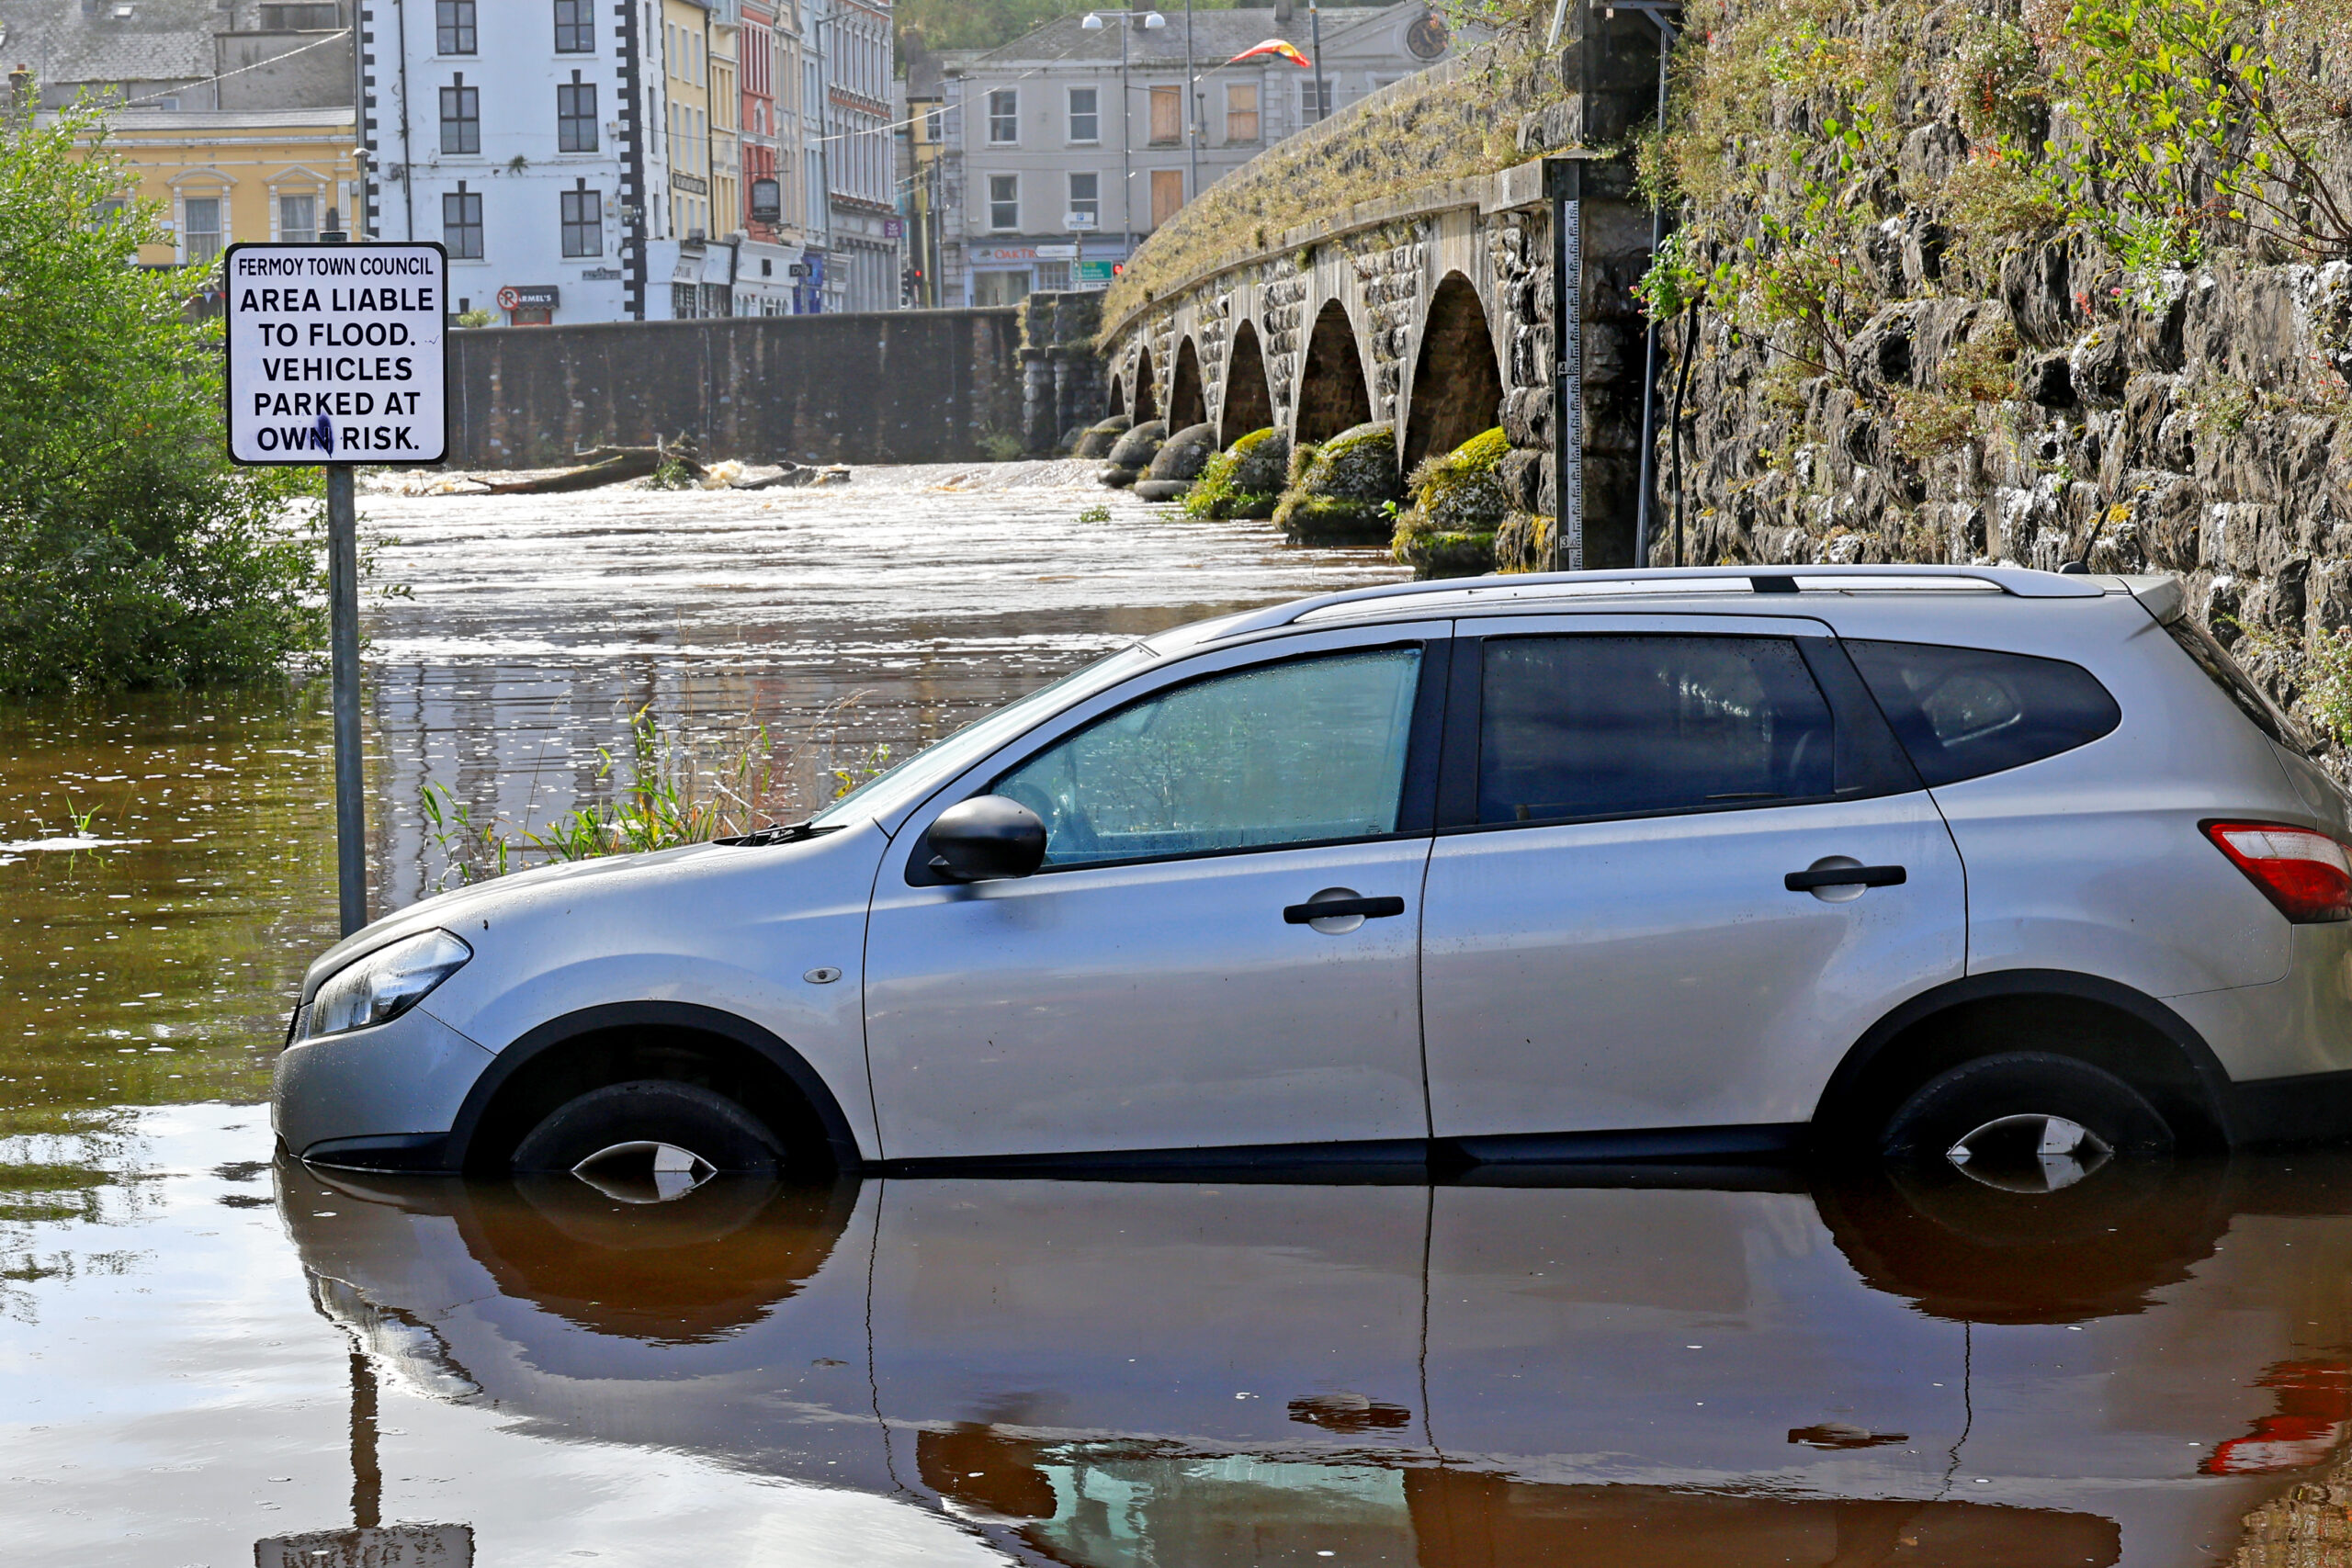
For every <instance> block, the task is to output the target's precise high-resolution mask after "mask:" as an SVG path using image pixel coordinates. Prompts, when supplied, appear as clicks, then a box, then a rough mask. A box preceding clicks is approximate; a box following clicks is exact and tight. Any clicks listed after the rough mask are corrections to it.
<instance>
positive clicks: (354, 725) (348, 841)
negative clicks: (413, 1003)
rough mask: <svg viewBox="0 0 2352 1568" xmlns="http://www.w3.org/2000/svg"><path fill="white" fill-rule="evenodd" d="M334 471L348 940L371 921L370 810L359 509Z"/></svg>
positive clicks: (331, 527)
mask: <svg viewBox="0 0 2352 1568" xmlns="http://www.w3.org/2000/svg"><path fill="white" fill-rule="evenodd" d="M326 469H327V652H328V657H329V659H330V660H333V664H334V677H333V682H332V684H333V688H334V699H333V702H332V704H331V706H332V707H333V709H334V886H335V907H336V911H337V913H338V915H339V916H340V918H341V925H340V929H341V931H342V932H343V934H344V935H345V936H349V935H350V934H351V933H352V932H353V931H357V930H358V929H359V928H360V927H362V926H364V925H366V924H367V923H368V804H367V801H366V799H365V798H364V797H363V796H362V795H361V794H360V791H361V790H362V789H363V788H364V787H366V770H365V769H364V768H363V767H362V766H361V761H362V759H361V757H360V752H359V744H360V742H359V508H358V504H357V501H356V497H355V495H354V493H353V492H354V490H355V488H356V487H355V485H354V481H353V469H352V466H351V465H350V464H349V463H329V464H328V465H327V466H326Z"/></svg>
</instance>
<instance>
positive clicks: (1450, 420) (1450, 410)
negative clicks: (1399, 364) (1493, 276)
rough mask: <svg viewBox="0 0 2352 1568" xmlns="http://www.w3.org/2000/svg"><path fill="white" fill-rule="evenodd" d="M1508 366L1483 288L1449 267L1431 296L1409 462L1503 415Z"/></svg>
mask: <svg viewBox="0 0 2352 1568" xmlns="http://www.w3.org/2000/svg"><path fill="white" fill-rule="evenodd" d="M1502 401H1503V372H1502V366H1501V365H1500V364H1499V363H1498V361H1497V359H1496V357H1495V335H1494V331H1493V329H1492V327H1490V326H1489V325H1488V323H1487V310H1486V307H1485V306H1484V305H1483V304H1481V303H1480V302H1479V299H1478V290H1477V288H1476V286H1475V285H1473V284H1472V283H1471V281H1470V280H1469V279H1468V278H1467V277H1464V276H1463V275H1462V274H1460V273H1458V272H1450V273H1447V274H1446V275H1445V277H1444V279H1443V280H1442V281H1441V282H1440V283H1439V284H1438V286H1437V292H1436V293H1435V294H1433V295H1431V296H1430V308H1429V313H1428V315H1426V316H1425V317H1423V318H1422V322H1421V347H1420V353H1419V355H1418V356H1417V358H1416V359H1415V361H1414V365H1413V383H1412V391H1411V395H1410V400H1409V401H1408V404H1407V407H1408V411H1409V412H1408V416H1407V418H1406V422H1405V454H1404V456H1405V468H1406V471H1407V472H1408V473H1409V472H1410V471H1411V470H1412V468H1413V466H1414V465H1415V464H1417V463H1419V461H1420V460H1421V459H1422V458H1423V457H1428V456H1430V454H1431V453H1433V452H1451V451H1453V449H1454V448H1455V447H1456V446H1461V445H1462V444H1463V443H1464V441H1467V440H1469V439H1470V438H1471V437H1472V436H1474V435H1476V434H1480V433H1481V432H1484V431H1487V430H1492V429H1493V428H1494V427H1495V426H1496V425H1497V424H1498V423H1500V422H1501V419H1502Z"/></svg>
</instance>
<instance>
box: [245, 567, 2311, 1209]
mask: <svg viewBox="0 0 2352 1568" xmlns="http://www.w3.org/2000/svg"><path fill="white" fill-rule="evenodd" d="M2306 750H2307V748H2306V746H2305V745H2304V743H2303V742H2302V741H2301V739H2298V737H2297V736H2296V734H2295V731H2294V730H2293V728H2292V727H2291V726H2290V722H2289V721H2288V719H2287V718H2286V717H2285V716H2283V715H2281V714H2280V713H2278V711H2277V710H2276V709H2275V708H2274V707H2273V705H2271V704H2270V702H2269V701H2268V700H2267V698H2266V697H2265V696H2264V695H2263V694H2262V693H2261V692H2260V690H2259V689H2258V688H2256V686H2255V685H2254V684H2253V683H2252V682H2250V681H2248V680H2247V679H2246V677H2245V675H2244V674H2243V673H2242V672H2241V671H2239V670H2238V668H2237V666H2236V665H2235V664H2233V662H2232V661H2231V660H2230V659H2229V657H2228V655H2227V654H2226V653H2224V652H2223V651H2222V649H2221V648H2220V647H2219V646H2217V645H2216V644H2215V643H2214V642H2213V641H2212V640H2211V638H2210V637H2207V636H2206V635H2205V633H2203V632H2202V631H2201V630H2199V628H2198V627H2197V626H2196V625H2195V624H2194V623H2193V622H2192V621H2190V620H2189V619H2188V618H2187V617H2186V616H2185V615H2183V604H2182V592H2181V589H2180V586H2179V584H2178V582H2177V581H2175V580H2173V579H2169V578H2165V579H2148V578H2112V577H2091V576H2055V575H2050V574H2045V573H2039V572H2030V571H2023V570H2009V569H2001V568H1973V567H1972V568H1804V569H1793V570H1761V569H1759V570H1737V569H1723V570H1699V571H1671V572H1668V571H1641V572H1630V573H1581V574H1567V575H1561V576H1537V577H1523V578H1488V579H1481V580H1478V581H1473V582H1469V583H1462V582H1451V583H1431V584H1414V585H1402V586H1395V587H1384V588H1375V589H1368V590H1363V591H1360V592H1351V593H1341V594H1334V595H1330V596H1328V597H1324V598H1319V599H1311V600H1306V601H1302V602H1300V603H1296V604H1285V605H1282V606H1279V607H1276V608H1272V609H1266V610H1260V611H1254V612H1251V613H1249V614H1245V615H1232V616H1227V617H1225V618H1223V619H1219V620H1215V621H1209V622H1205V623H1203V624H1199V625H1196V626H1190V627H1185V628H1182V629H1180V630H1177V631H1173V632H1170V633H1167V634H1165V635H1162V636H1159V637H1153V638H1150V639H1149V640H1148V641H1146V642H1143V643H1139V644H1137V645H1136V646H1135V647H1132V648H1129V649H1125V650H1124V651H1122V652H1119V653H1116V654H1114V655H1112V656H1111V657H1109V658H1107V659H1105V660H1102V661H1100V662H1098V663H1096V664H1094V665H1091V666H1090V667H1089V668H1087V669H1085V670H1082V671H1079V672H1078V673H1077V674H1074V675H1072V676H1070V677H1069V678H1068V679H1066V680H1064V681H1062V682H1059V683H1057V684H1056V685H1054V686H1050V687H1047V688H1046V689H1045V690H1043V691H1040V692H1037V693H1034V694H1031V695H1029V696H1028V697H1025V698H1023V699H1022V700H1021V701H1019V702H1017V703H1014V704H1012V705H1011V706H1009V707H1006V708H1004V709H1002V710H1001V711H999V712H997V713H995V714H993V715H991V716H989V717H987V718H985V719H983V720H981V721H980V722H979V723H978V724H975V725H973V726H972V727H970V728H967V729H965V730H964V731H962V732H960V733H959V734H957V735H955V736H953V737H951V738H950V739H946V740H944V741H942V742H941V743H939V744H938V745H936V746H933V747H932V748H931V749H930V750H926V751H924V752H922V753H921V754H920V755H918V756H916V757H914V758H912V759H910V761H906V762H904V763H902V764H901V765H900V766H899V767H897V768H895V769H893V770H892V771H890V772H889V773H886V774H884V775H883V776H882V777H880V778H878V779H876V780H875V781H873V782H872V783H870V784H866V785H865V786H864V787H863V788H861V789H859V790H857V791H855V792H854V793H853V794H851V795H847V796H845V797H843V798H842V799H841V800H839V801H837V802H835V803H834V804H833V805H832V806H831V807H830V808H829V809H827V810H826V811H825V812H823V813H822V814H821V815H820V816H819V817H817V818H815V819H813V820H812V821H809V822H807V823H802V824H797V825H794V826H792V827H790V828H780V829H770V830H768V831H765V832H763V833H759V834H754V835H752V836H751V837H750V838H747V839H743V840H735V841H733V842H730V843H721V844H716V845H707V846H701V847H697V848H694V849H688V850H681V851H672V852H664V853H661V854H653V855H642V856H633V857H627V858H616V859H613V860H608V861H598V862H590V863H581V864H574V865H566V866H560V867H554V868H550V869H547V870H543V871H538V872H533V873H530V874H524V875H520V876H514V877H509V878H507V879H505V880H503V881H501V882H496V883H492V884H490V885H487V886H479V887H474V888H469V889H467V890H465V891H462V892H458V893H455V894H451V895H448V896H446V897H439V898H435V899H431V900H428V901H426V902H424V903H422V904H419V905H417V906H415V907H414V908H411V909H408V910H406V911H403V912H402V913H401V914H399V915H396V916H393V917H391V918H390V919H385V920H382V921H379V923H377V924H376V925H374V926H371V927H369V928H368V930H366V931H362V932H360V933H359V934H357V935H356V936H354V937H352V938H350V939H349V940H347V941H345V942H343V943H341V944H340V945H338V946H337V947H335V948H334V950H333V951H332V952H330V953H327V954H326V955H325V956H323V957H322V958H321V959H320V960H319V961H318V963H317V964H314V965H313V966H312V967H311V973H310V976H309V977H308V979H307V981H306V982H305V984H304V986H303V989H302V997H301V1002H300V1009H299V1010H298V1011H297V1013H296V1015H295V1019H294V1022H293V1026H292V1030H291V1033H290V1037H289V1045H288V1050H287V1051H286V1053H285V1055H283V1057H282V1058H281V1059H280V1063H279V1066H278V1073H277V1128H278V1132H279V1134H280V1137H281V1138H282V1140H283V1142H284V1144H285V1145H286V1146H287V1148H288V1150H290V1151H291V1152H292V1153H294V1154H296V1155H298V1156H302V1157H304V1158H307V1159H311V1160H315V1161H319V1162H322V1163H325V1164H332V1165H345V1166H358V1167H369V1168H388V1169H434V1170H455V1169H460V1168H525V1169H581V1170H582V1171H583V1173H584V1172H592V1171H595V1172H602V1173H603V1175H604V1177H605V1179H610V1180H616V1181H637V1182H645V1183H650V1184H652V1186H653V1187H654V1188H656V1189H667V1188H673V1187H675V1186H676V1185H678V1184H682V1183H689V1184H690V1183H691V1182H693V1181H694V1180H695V1179H698V1177H699V1176H700V1175H701V1174H704V1173H707V1172H708V1171H710V1170H712V1169H729V1168H778V1167H781V1168H815V1167H822V1166H831V1167H833V1168H849V1167H866V1168H871V1167H875V1166H884V1167H888V1168H905V1167H910V1166H911V1167H923V1166H930V1165H932V1164H933V1163H934V1162H948V1161H953V1162H963V1163H968V1162H979V1163H983V1164H986V1165H989V1166H993V1167H996V1168H1056V1167H1066V1166H1072V1165H1088V1166H1095V1167H1100V1166H1103V1165H1105V1164H1123V1165H1125V1166H1128V1167H1131V1168H1138V1167H1148V1166H1155V1165H1164V1166H1192V1167H1198V1166H1201V1165H1215V1164H1223V1163H1240V1164H1248V1165H1253V1166H1263V1165H1266V1164H1268V1163H1278V1164H1289V1165H1320V1164H1323V1163H1327V1162H1330V1163H1343V1164H1372V1165H1380V1164H1390V1163H1396V1164H1408V1165H1414V1166H1421V1165H1427V1164H1432V1163H1434V1164H1438V1165H1441V1166H1442V1165H1449V1164H1451V1165H1460V1164H1462V1163H1464V1162H1470V1163H1484V1162H1498V1161H1535V1162H1545V1163H1557V1162H1568V1161H1577V1162H1585V1161H1617V1160H1635V1159H1644V1160H1654V1159H1660V1158H1669V1159H1688V1158H1706V1157H1721V1156H1756V1155H1765V1154H1778V1153H1782V1152H1789V1151H1794V1150H1797V1149H1798V1148H1800V1147H1801V1146H1804V1145H1813V1146H1814V1147H1815V1148H1818V1149H1824V1150H1826V1151H1828V1152H1831V1153H1855V1152H1866V1153H1880V1152H1884V1153H1893V1154H1897V1155H1903V1154H1911V1155H1920V1156H1933V1157H1939V1158H1944V1157H1948V1158H1950V1159H1951V1160H1952V1161H1953V1162H1954V1163H1956V1164H1959V1165H1961V1166H1962V1167H1963V1168H1966V1169H1969V1170H1970V1171H1971V1172H1972V1173H1974V1174H1979V1175H1980V1176H1981V1177H1982V1179H1986V1180H1989V1181H1993V1182H1995V1183H1996V1184H2002V1185H2010V1184H2015V1185H2022V1186H2025V1187H2028V1188H2034V1189H2041V1188H2047V1187H2050V1186H2055V1185H2064V1183H2066V1182H2068V1181H2071V1180H2074V1179H2078V1178H2079V1177H2080V1176H2081V1175H2082V1174H2084V1173H2085V1172H2086V1171H2087V1170H2088V1169H2091V1168H2096V1166H2097V1165H2098V1164H2099V1163H2101V1162H2103V1161H2105V1160H2107V1159H2108V1158H2109V1157H2110V1156H2113V1155H2115V1154H2117V1153H2122V1152H2130V1151H2133V1150H2161V1149H2165V1148H2171V1147H2176V1146H2178V1147H2194V1146H2206V1147H2211V1146H2222V1145H2235V1144H2244V1143H2247V1142H2255V1141H2269V1140H2279V1139H2289V1138H2298V1137H2309V1136H2318V1135H2328V1134H2344V1133H2352V1093H2347V1091H2352V1027H2347V1026H2348V1025H2352V996H2347V989H2348V988H2352V962H2348V961H2347V960H2348V959H2352V923H2347V921H2352V867H2347V862H2346V850H2345V847H2344V845H2345V841H2346V839H2347V838H2352V825H2347V819H2346V807H2347V797H2346V795H2345V793H2344V792H2343V791H2341V790H2340V789H2338V788H2337V787H2336V785H2335V784H2334V783H2333V782H2332V781H2331V780H2330V779H2329V778H2328V777H2327V776H2326V775H2325V774H2324V773H2322V772H2321V771H2320V770H2319V769H2317V768H2316V767H2314V766H2313V765H2312V763H2311V762H2310V761H2308V760H2307V758H2306V756H2305V751H2306Z"/></svg>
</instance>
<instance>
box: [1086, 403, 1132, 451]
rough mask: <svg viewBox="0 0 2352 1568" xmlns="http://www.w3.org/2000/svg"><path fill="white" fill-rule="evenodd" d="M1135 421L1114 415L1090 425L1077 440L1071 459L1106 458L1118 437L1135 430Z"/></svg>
mask: <svg viewBox="0 0 2352 1568" xmlns="http://www.w3.org/2000/svg"><path fill="white" fill-rule="evenodd" d="M1135 423H1136V422H1135V421H1134V420H1133V419H1132V418H1130V417H1129V416H1127V415H1126V414H1123V413H1114V414H1113V415H1112V416H1111V417H1110V418H1108V419H1106V420H1104V421H1103V423H1100V424H1090V425H1088V426H1087V427H1086V429H1085V431H1084V433H1083V434H1080V436H1079V438H1078V446H1077V448H1076V449H1075V450H1073V451H1072V452H1071V453H1070V456H1071V457H1109V456H1110V455H1111V448H1112V447H1114V446H1117V445H1118V444H1119V437H1120V436H1122V435H1125V434H1126V433H1127V432H1128V431H1130V430H1132V429H1134V428H1135Z"/></svg>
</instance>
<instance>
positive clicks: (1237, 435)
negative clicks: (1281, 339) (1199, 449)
mask: <svg viewBox="0 0 2352 1568" xmlns="http://www.w3.org/2000/svg"><path fill="white" fill-rule="evenodd" d="M1272 423H1274V395H1273V391H1272V385H1271V383H1269V382H1268V381H1267V379H1266V352H1265V350H1264V349H1263V348H1262V347H1261V346H1260V345H1259V343H1258V329H1257V327H1256V326H1255V325H1254V324H1253V323H1251V322H1250V321H1243V322H1242V323H1241V324H1240V325H1238V326H1237V327H1235V328H1234V329H1233V346H1232V347H1231V348H1229V349H1227V351H1226V355H1225V404H1224V407H1222V408H1221V409H1219V410H1218V411H1217V421H1216V444H1217V445H1218V446H1232V445H1233V444H1234V443H1235V442H1237V441H1238V440H1240V439H1241V438H1242V437H1243V436H1245V435H1247V434H1250V432H1251V431H1253V430H1264V429H1265V428H1267V427H1268V426H1269V425H1271V424H1272Z"/></svg>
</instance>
